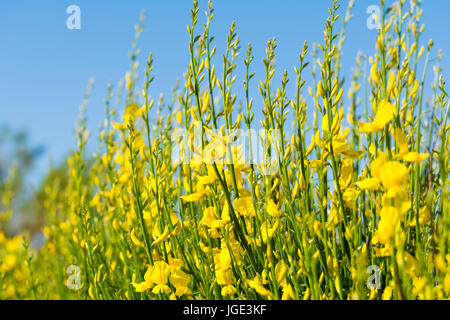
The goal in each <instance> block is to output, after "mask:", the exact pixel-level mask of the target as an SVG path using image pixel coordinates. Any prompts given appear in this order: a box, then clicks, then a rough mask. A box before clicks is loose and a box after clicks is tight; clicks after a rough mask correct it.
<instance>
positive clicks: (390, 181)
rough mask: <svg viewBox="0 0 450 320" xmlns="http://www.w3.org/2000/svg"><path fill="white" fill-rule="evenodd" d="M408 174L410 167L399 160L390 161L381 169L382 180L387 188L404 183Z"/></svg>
mask: <svg viewBox="0 0 450 320" xmlns="http://www.w3.org/2000/svg"><path fill="white" fill-rule="evenodd" d="M408 175H409V172H408V168H406V167H405V165H404V164H402V163H400V162H397V161H388V162H386V163H385V164H384V165H383V166H382V167H381V169H380V181H381V183H382V184H383V186H384V187H385V188H386V189H390V188H393V187H397V186H402V185H404V184H405V183H406V181H407V179H408Z"/></svg>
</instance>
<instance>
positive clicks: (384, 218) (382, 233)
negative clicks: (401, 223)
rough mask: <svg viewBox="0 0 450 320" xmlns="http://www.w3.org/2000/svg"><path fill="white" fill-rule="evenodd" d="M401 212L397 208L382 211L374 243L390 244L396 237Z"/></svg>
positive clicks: (386, 208) (385, 208)
mask: <svg viewBox="0 0 450 320" xmlns="http://www.w3.org/2000/svg"><path fill="white" fill-rule="evenodd" d="M399 215H400V214H399V211H398V210H397V209H396V208H395V207H383V208H382V209H381V211H380V222H379V223H378V229H377V232H376V234H375V236H374V238H373V240H372V241H373V242H374V243H382V244H386V243H388V242H389V241H390V240H391V238H392V237H393V235H394V231H395V226H396V224H397V221H398V219H399Z"/></svg>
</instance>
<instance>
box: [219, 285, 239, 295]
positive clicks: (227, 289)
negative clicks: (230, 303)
mask: <svg viewBox="0 0 450 320" xmlns="http://www.w3.org/2000/svg"><path fill="white" fill-rule="evenodd" d="M235 293H236V288H235V287H233V286H231V285H228V286H225V287H223V288H222V290H221V294H222V296H232V295H233V294H235Z"/></svg>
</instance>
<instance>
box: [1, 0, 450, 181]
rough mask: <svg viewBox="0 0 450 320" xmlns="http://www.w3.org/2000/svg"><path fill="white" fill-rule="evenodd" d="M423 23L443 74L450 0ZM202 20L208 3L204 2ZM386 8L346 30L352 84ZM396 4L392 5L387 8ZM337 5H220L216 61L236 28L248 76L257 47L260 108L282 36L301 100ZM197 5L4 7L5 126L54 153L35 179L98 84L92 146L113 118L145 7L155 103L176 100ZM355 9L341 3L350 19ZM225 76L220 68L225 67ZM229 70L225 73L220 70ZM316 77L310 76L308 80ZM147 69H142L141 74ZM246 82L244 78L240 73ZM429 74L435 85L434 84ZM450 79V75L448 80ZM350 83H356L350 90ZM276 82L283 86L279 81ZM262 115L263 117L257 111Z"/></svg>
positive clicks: (286, 64)
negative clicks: (270, 52) (302, 65)
mask: <svg viewBox="0 0 450 320" xmlns="http://www.w3.org/2000/svg"><path fill="white" fill-rule="evenodd" d="M423 2H424V3H423V9H424V14H423V20H422V22H423V23H425V25H426V31H425V34H424V36H423V44H426V43H427V41H428V39H429V38H430V37H432V38H433V40H434V42H435V50H434V51H433V54H432V57H435V56H436V53H437V49H438V48H442V49H443V50H444V53H445V54H446V55H445V56H444V60H443V67H444V68H445V69H446V70H448V69H449V67H450V65H449V62H448V61H449V60H448V53H449V52H450V42H449V36H448V32H449V30H450V19H448V16H449V14H450V1H447V0H425V1H423ZM199 3H200V14H201V20H200V24H199V32H200V31H201V30H200V28H203V27H202V24H203V21H204V19H203V17H204V14H203V12H204V11H205V10H206V7H207V1H206V0H200V1H199ZM377 3H378V1H377V0H357V1H356V6H355V8H354V11H353V15H354V18H353V19H352V20H351V22H350V24H349V26H348V29H347V39H346V44H345V46H344V57H343V61H342V62H343V71H344V74H345V75H346V77H347V79H348V80H349V79H350V71H351V68H352V67H353V66H354V60H355V57H356V54H357V52H358V51H362V52H363V53H364V54H367V55H368V56H370V55H371V54H372V53H373V49H374V39H375V37H376V31H375V30H369V29H368V28H367V27H366V20H367V18H368V14H367V13H366V9H367V7H368V6H369V5H372V4H377ZM388 3H391V1H388ZM72 4H75V5H78V6H79V7H80V9H81V30H69V29H67V27H66V19H67V17H68V16H69V15H68V14H67V13H66V8H67V7H68V6H69V5H72ZM329 4H330V1H326V0H319V1H298V0H280V1H274V0H272V1H269V0H245V1H243V0H240V1H237V0H226V1H225V0H216V1H215V2H214V7H215V18H214V21H213V24H212V33H213V34H214V35H215V36H216V39H215V44H216V45H217V52H218V54H217V55H216V58H219V57H221V54H222V51H223V48H224V46H225V36H226V34H227V31H228V29H229V26H230V24H231V22H232V21H233V20H235V21H236V24H237V33H238V35H239V37H240V42H241V48H242V50H241V55H240V57H239V59H238V62H239V64H240V67H239V68H238V73H239V72H240V71H242V66H243V63H242V59H243V56H244V54H245V49H246V48H247V43H249V42H250V43H251V44H252V46H253V55H254V56H255V60H254V65H253V71H256V77H255V78H254V79H255V80H254V81H253V86H252V93H253V96H254V97H255V108H260V106H261V101H260V97H259V94H258V91H257V84H258V82H259V79H262V77H263V76H264V74H263V64H262V57H263V56H264V55H265V46H266V42H267V40H268V39H269V38H272V37H276V38H277V49H276V55H277V62H276V67H277V75H278V78H276V79H279V77H280V76H281V74H282V72H283V70H284V69H286V70H287V71H288V73H289V75H290V78H291V82H290V84H289V92H290V93H292V92H293V86H294V82H295V81H294V71H293V67H294V66H295V65H297V63H298V54H299V52H300V50H301V46H302V44H303V42H304V41H305V40H307V41H308V42H309V44H310V47H311V45H312V43H313V42H321V41H322V37H323V33H322V32H323V24H324V22H325V19H326V17H327V14H328V11H327V8H328V6H329ZM191 5H192V2H191V1H189V0H183V1H181V0H178V1H177V0H165V1H156V0H152V1H149V0H147V1H144V0H135V1H119V0H117V1H106V0H95V1H93V0H89V1H88V0H78V1H75V0H71V1H63V0H58V1H56V0H55V1H49V0H48V1H39V2H38V1H31V0H28V1H24V0H14V1H13V0H2V2H1V4H0V39H1V48H0V125H1V124H8V125H9V126H10V127H12V128H15V129H20V128H24V129H27V130H28V132H29V134H30V136H31V142H32V143H34V144H41V145H43V146H45V147H46V153H45V154H44V155H43V156H42V157H41V159H40V160H39V163H38V166H37V168H36V171H35V173H34V174H33V180H34V181H37V180H38V179H39V177H41V176H42V175H43V174H44V173H45V168H46V167H47V166H48V163H49V158H51V159H53V161H56V162H57V161H61V160H62V159H63V157H64V155H65V154H67V152H68V150H69V149H70V148H72V146H74V138H73V132H74V126H75V122H76V119H77V117H78V107H79V105H80V103H81V101H82V96H83V93H84V90H85V88H86V86H87V84H88V81H89V79H90V78H91V77H94V78H95V87H94V91H93V94H92V99H91V104H90V105H89V106H88V108H87V117H88V127H89V129H91V131H92V133H93V134H92V136H91V140H92V141H96V139H95V133H96V131H97V128H98V126H99V124H100V122H102V121H103V119H104V104H103V101H104V99H105V97H106V86H107V83H108V81H109V80H111V81H112V83H113V85H114V86H117V84H118V82H119V80H120V79H122V78H123V76H124V74H125V72H126V71H127V70H128V69H129V59H128V53H129V51H130V49H131V43H132V39H133V35H134V25H135V24H136V23H137V21H138V18H139V14H140V11H141V9H146V15H147V18H146V20H145V24H144V32H143V34H142V36H141V38H140V42H139V47H140V48H141V50H142V51H141V52H142V54H141V57H140V58H141V61H142V63H141V66H143V64H144V61H145V60H144V59H145V58H146V56H147V55H148V53H149V52H150V51H152V52H153V57H154V76H155V81H154V82H153V84H152V87H151V93H152V96H153V97H154V98H155V99H157V98H158V97H159V94H160V93H163V94H164V95H165V96H166V98H170V96H169V95H170V92H171V88H172V87H173V85H174V83H175V81H176V79H177V78H181V77H182V74H183V72H184V71H185V69H186V66H187V63H188V47H187V42H188V35H187V31H186V25H187V24H189V23H190V15H189V9H190V7H191ZM346 7H347V2H346V1H343V2H342V7H341V9H340V11H341V13H342V14H343V13H344V11H345V9H346ZM217 62H218V63H219V64H218V65H217V66H216V68H217V67H218V66H219V65H220V63H221V61H220V60H217ZM217 69H218V70H220V68H217ZM309 71H310V69H309V70H308V71H307V73H308V74H309ZM142 74H143V69H141V75H142ZM241 74H242V72H241ZM431 76H432V73H429V75H428V80H431ZM446 80H448V76H446ZM348 83H349V81H347V84H348ZM241 84H242V81H241V80H240V78H239V77H238V81H236V93H237V94H238V96H240V95H241V96H242V93H243V89H242V85H241ZM275 84H278V81H277V80H276V82H275ZM255 113H256V112H255Z"/></svg>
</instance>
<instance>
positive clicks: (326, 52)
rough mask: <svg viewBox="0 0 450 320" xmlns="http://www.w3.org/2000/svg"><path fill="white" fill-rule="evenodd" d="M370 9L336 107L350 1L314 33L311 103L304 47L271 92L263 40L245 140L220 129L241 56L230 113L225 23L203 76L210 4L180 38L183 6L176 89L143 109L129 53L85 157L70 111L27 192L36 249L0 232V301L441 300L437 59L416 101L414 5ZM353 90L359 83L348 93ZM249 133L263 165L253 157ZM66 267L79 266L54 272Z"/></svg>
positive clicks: (443, 122) (444, 193)
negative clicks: (365, 41) (41, 212)
mask: <svg viewBox="0 0 450 320" xmlns="http://www.w3.org/2000/svg"><path fill="white" fill-rule="evenodd" d="M380 5H381V7H382V10H381V12H382V16H381V17H379V19H380V24H381V28H380V30H379V36H378V38H377V50H376V52H375V53H374V56H373V57H370V59H367V58H366V57H362V55H361V54H359V55H358V57H357V60H356V68H355V71H354V74H353V77H352V83H351V85H350V89H349V94H348V98H349V99H348V100H345V97H344V94H343V84H344V81H343V77H342V75H340V68H341V65H340V58H341V52H342V50H341V49H342V45H343V43H344V38H345V28H344V27H345V25H346V24H347V23H348V22H349V20H350V18H351V14H350V12H351V10H352V8H353V1H350V2H349V6H348V9H347V13H346V14H345V18H344V19H343V26H344V27H343V29H342V31H341V32H340V33H336V32H335V29H336V28H337V25H338V23H337V22H338V21H340V19H339V14H338V11H339V5H338V4H337V0H334V1H332V7H331V8H330V11H329V12H330V17H329V18H328V20H327V22H326V25H325V28H326V29H325V32H324V41H323V43H320V44H317V45H314V46H313V50H312V54H311V55H312V57H311V61H314V63H313V64H312V66H311V67H310V68H311V72H312V79H313V82H312V86H311V87H309V89H308V92H309V94H310V96H311V99H310V100H311V101H312V102H311V103H310V102H309V100H308V99H307V98H304V97H303V95H302V92H303V87H304V85H305V83H306V82H305V80H303V76H304V72H305V70H306V69H307V68H308V65H309V63H308V62H307V61H308V60H310V59H309V58H308V46H307V44H306V43H305V44H304V46H303V48H302V50H301V53H300V55H299V64H298V66H297V67H295V74H296V82H295V85H296V94H295V97H293V98H292V99H290V98H288V97H287V93H286V88H287V84H288V76H287V72H284V74H283V77H282V80H281V85H280V87H277V88H276V89H274V88H273V86H274V84H273V81H272V80H273V77H274V74H275V49H276V45H275V39H272V40H269V41H268V43H267V50H266V54H267V55H266V57H265V58H264V60H263V62H264V66H265V70H266V73H265V78H264V79H263V80H262V81H260V83H259V92H260V94H261V97H262V106H263V107H262V109H263V110H262V115H261V116H259V115H258V118H259V119H261V121H260V124H261V128H262V129H263V130H264V132H265V136H264V137H261V136H260V137H258V136H257V137H254V136H253V139H252V135H251V134H249V135H248V136H247V140H246V143H236V139H235V137H234V134H230V132H236V131H238V130H240V129H247V130H249V131H251V130H252V122H253V119H254V114H253V112H252V110H254V108H253V99H252V98H251V97H250V95H249V88H250V86H251V83H252V82H251V80H252V78H253V77H254V75H255V74H254V73H251V71H250V70H251V66H252V65H251V63H252V60H253V57H252V48H251V46H250V45H249V46H248V50H247V53H246V57H245V59H244V65H245V70H246V74H245V79H244V86H243V88H244V92H245V96H244V99H243V101H244V102H243V105H240V107H239V109H238V108H237V107H236V106H237V103H236V100H237V98H236V94H235V93H234V92H235V91H236V92H237V91H238V90H240V89H237V88H236V86H233V85H234V82H235V79H236V75H235V74H234V71H235V68H236V66H237V63H238V59H237V58H238V53H239V37H238V36H237V34H236V33H235V24H234V23H233V24H232V25H231V28H230V32H229V34H228V35H227V47H226V53H225V54H224V55H223V59H222V60H223V73H222V75H221V78H219V76H218V74H217V73H216V69H215V67H214V64H213V63H212V58H213V56H214V54H215V52H216V47H215V46H213V44H212V42H213V40H214V37H212V36H211V35H210V34H209V27H210V23H211V21H212V19H213V11H214V10H213V7H212V4H211V2H210V3H209V6H208V10H207V12H206V22H205V25H204V29H203V30H204V31H203V33H201V34H199V35H197V34H196V33H195V29H196V25H197V22H198V20H197V19H198V11H199V8H198V5H197V1H194V5H193V9H192V10H191V16H192V24H191V25H190V26H188V27H187V29H188V33H189V39H190V42H189V53H190V60H189V61H190V62H189V66H188V69H187V72H186V74H185V77H184V87H183V88H182V89H181V90H179V89H178V87H177V88H175V89H174V93H173V100H172V101H171V102H165V101H164V100H163V99H162V98H161V99H160V100H159V102H157V103H156V104H157V110H156V116H155V117H151V114H152V113H155V112H154V111H155V107H154V101H153V100H151V99H150V93H149V91H150V89H149V86H150V84H151V82H152V80H153V77H152V62H153V60H152V56H151V55H150V57H149V59H148V61H147V68H146V69H145V81H144V85H143V89H142V94H136V90H135V89H136V87H137V83H138V63H137V61H136V59H137V58H136V57H137V52H138V49H137V48H136V43H135V45H134V47H133V50H134V51H133V54H132V55H131V58H132V68H131V71H130V72H129V73H127V75H126V78H125V80H126V81H125V90H126V93H127V95H126V96H125V97H124V99H125V109H124V112H123V116H122V117H121V118H118V115H117V112H116V110H117V107H112V106H111V100H112V97H113V94H112V89H111V87H109V94H108V97H107V99H106V120H105V123H104V125H103V127H102V130H101V133H100V137H99V142H100V143H99V147H98V152H97V153H96V154H94V155H93V156H90V155H88V154H87V151H86V143H87V140H88V137H89V133H88V131H87V129H86V121H85V119H84V116H83V114H82V116H81V118H80V122H79V126H78V129H77V133H76V134H77V138H78V146H77V150H76V151H74V152H73V154H71V155H70V157H69V158H68V161H67V166H68V168H67V173H68V174H67V175H64V176H56V175H54V176H52V178H51V179H47V180H46V182H45V187H44V188H45V189H44V190H45V197H44V199H43V201H42V206H43V207H44V208H45V212H46V217H47V225H46V226H45V227H44V229H43V233H44V235H45V239H46V241H45V244H44V246H43V247H42V248H40V249H38V250H33V249H31V248H30V249H29V248H28V246H27V245H25V246H24V247H23V246H22V245H21V238H20V237H19V236H17V237H15V238H11V239H10V238H6V237H5V235H4V234H3V233H0V298H37V299H39V298H50V299H73V298H80V299H85V298H87V299H89V298H91V299H445V298H450V211H449V161H448V159H449V148H448V146H449V145H450V138H449V137H450V136H449V130H450V126H449V124H448V118H449V103H448V94H447V93H446V91H445V84H444V81H443V77H442V75H441V72H442V70H441V68H440V66H439V61H440V59H441V54H439V55H438V59H436V61H437V65H436V67H435V68H434V71H435V81H434V82H433V83H432V85H431V87H432V99H431V101H432V102H431V104H425V105H424V87H426V85H427V82H426V81H425V80H426V74H427V68H428V64H429V61H430V52H431V51H432V48H433V43H432V41H430V42H429V43H428V46H427V55H426V57H425V63H421V61H422V57H423V54H424V51H425V48H424V47H421V48H419V45H420V41H419V38H420V35H421V34H422V33H423V30H424V27H419V25H420V16H421V14H422V9H421V8H420V1H417V0H412V1H410V2H409V7H408V6H407V3H406V0H400V1H398V2H396V3H395V4H393V5H392V7H391V8H390V9H391V10H386V8H385V2H384V0H381V3H380ZM141 31H142V27H141V25H139V26H138V28H137V33H138V34H137V35H139V33H140V32H141ZM405 35H406V40H405ZM136 39H137V37H136ZM135 42H136V41H135ZM367 63H370V64H371V66H370V68H369V69H368V70H370V71H369V73H368V74H367V75H366V73H365V70H366V68H365V66H366V64H367ZM422 65H423V68H424V72H423V78H422V80H419V79H417V78H416V72H417V69H418V68H419V66H422ZM362 83H367V85H368V88H367V89H369V90H364V92H361V87H364V88H365V87H366V85H364V86H363V85H361V84H362ZM120 91H121V88H120V90H119V92H120ZM362 98H364V101H365V102H364V103H361V101H362ZM344 101H345V102H344ZM344 103H345V104H346V107H347V105H348V107H349V109H348V112H347V120H348V123H349V126H346V125H345V122H344ZM84 107H85V105H83V109H84ZM425 111H427V112H425ZM308 118H313V121H309V122H308ZM289 120H292V123H293V124H292V131H291V132H289V135H290V137H289V135H288V131H287V127H288V126H287V125H286V121H289ZM181 131H183V132H184V133H185V134H184V136H183V135H180V134H178V133H179V132H181ZM174 137H176V138H174ZM307 137H308V138H307ZM309 139H311V142H310V143H307V140H308V141H309ZM261 140H264V141H265V143H262V144H261V146H260V148H261V150H263V153H264V156H265V157H264V158H265V160H267V159H266V158H268V159H269V161H268V163H266V162H267V161H264V163H258V162H257V161H254V159H255V158H256V155H255V154H254V153H253V152H254V150H255V148H254V146H255V145H257V143H258V141H261ZM178 147H179V148H178ZM174 155H175V156H174ZM205 155H206V156H205ZM180 159H182V161H180ZM224 159H228V160H230V161H224ZM268 168H270V169H271V170H268ZM31 254H32V255H31ZM20 261H26V262H27V263H26V264H22V263H20ZM69 266H76V267H77V268H78V270H79V272H75V273H67V268H68V267H69ZM371 266H376V267H377V268H375V269H376V270H378V271H377V272H378V273H379V274H378V275H377V277H375V282H371V281H372V280H373V278H370V276H371V274H368V273H367V270H369V269H368V268H369V267H371ZM77 283H78V284H79V285H78V286H74V284H77Z"/></svg>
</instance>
